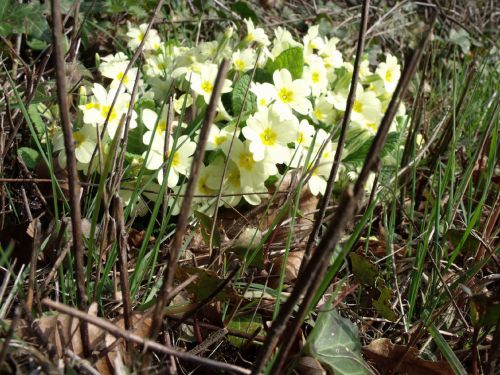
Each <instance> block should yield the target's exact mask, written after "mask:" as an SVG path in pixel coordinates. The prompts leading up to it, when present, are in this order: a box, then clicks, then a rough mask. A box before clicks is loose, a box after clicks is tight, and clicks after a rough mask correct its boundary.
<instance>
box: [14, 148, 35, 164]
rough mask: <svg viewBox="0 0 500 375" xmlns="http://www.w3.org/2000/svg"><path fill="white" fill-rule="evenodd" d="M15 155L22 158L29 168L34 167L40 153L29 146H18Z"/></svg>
mask: <svg viewBox="0 0 500 375" xmlns="http://www.w3.org/2000/svg"><path fill="white" fill-rule="evenodd" d="M17 155H18V156H19V157H20V158H21V159H23V161H24V164H26V166H27V167H28V168H29V169H35V167H36V163H37V161H38V158H39V156H40V154H39V153H38V151H37V150H33V149H32V148H30V147H20V148H18V149H17Z"/></svg>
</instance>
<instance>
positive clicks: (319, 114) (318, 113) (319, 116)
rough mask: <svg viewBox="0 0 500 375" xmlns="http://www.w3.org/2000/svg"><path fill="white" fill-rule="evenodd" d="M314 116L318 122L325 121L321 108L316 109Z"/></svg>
mask: <svg viewBox="0 0 500 375" xmlns="http://www.w3.org/2000/svg"><path fill="white" fill-rule="evenodd" d="M313 115H314V117H315V118H316V120H319V121H322V120H323V112H321V110H320V109H319V108H316V109H315V110H314V111H313Z"/></svg>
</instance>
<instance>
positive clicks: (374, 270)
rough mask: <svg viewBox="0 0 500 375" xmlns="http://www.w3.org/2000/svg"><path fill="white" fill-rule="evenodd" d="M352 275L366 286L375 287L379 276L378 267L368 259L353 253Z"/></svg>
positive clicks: (351, 256)
mask: <svg viewBox="0 0 500 375" xmlns="http://www.w3.org/2000/svg"><path fill="white" fill-rule="evenodd" d="M350 258H351V263H352V273H353V274H354V276H356V278H357V279H358V280H359V281H360V282H361V283H363V284H365V285H370V286H372V287H375V285H376V281H377V277H378V275H379V269H378V267H377V266H376V265H375V264H374V263H372V262H370V261H369V260H368V259H367V258H366V257H364V256H362V255H359V254H356V253H351V255H350Z"/></svg>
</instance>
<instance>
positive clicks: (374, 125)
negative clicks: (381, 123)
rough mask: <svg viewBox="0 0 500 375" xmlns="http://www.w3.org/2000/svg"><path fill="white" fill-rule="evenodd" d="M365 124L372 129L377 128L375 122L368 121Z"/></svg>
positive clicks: (375, 129)
mask: <svg viewBox="0 0 500 375" xmlns="http://www.w3.org/2000/svg"><path fill="white" fill-rule="evenodd" d="M366 126H368V127H369V128H370V129H371V130H373V131H377V129H378V126H377V124H376V123H374V122H370V123H368V124H366Z"/></svg>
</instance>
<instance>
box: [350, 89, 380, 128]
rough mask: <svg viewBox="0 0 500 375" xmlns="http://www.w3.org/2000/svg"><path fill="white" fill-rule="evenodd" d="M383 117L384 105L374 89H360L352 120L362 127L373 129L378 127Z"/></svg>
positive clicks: (353, 107) (355, 101)
mask: <svg viewBox="0 0 500 375" xmlns="http://www.w3.org/2000/svg"><path fill="white" fill-rule="evenodd" d="M381 118H382V106H381V103H380V100H379V99H378V98H377V94H376V93H375V92H374V91H370V90H369V91H363V90H362V89H361V90H358V91H357V93H356V99H355V100H354V105H353V106H352V113H351V121H352V122H354V123H357V124H358V125H360V126H362V127H367V128H368V129H373V128H375V131H376V128H377V127H378V122H379V120H380V119H381Z"/></svg>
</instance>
